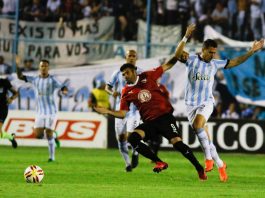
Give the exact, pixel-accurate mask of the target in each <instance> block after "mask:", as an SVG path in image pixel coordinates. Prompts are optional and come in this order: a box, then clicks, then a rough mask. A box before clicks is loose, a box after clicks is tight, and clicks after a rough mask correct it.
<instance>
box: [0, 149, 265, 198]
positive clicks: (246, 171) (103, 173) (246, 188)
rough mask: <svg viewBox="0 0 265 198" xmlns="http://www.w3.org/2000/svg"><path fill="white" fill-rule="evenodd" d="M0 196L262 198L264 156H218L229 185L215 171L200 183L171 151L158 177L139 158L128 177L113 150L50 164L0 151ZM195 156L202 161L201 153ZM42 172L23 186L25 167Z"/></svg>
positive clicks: (72, 154)
mask: <svg viewBox="0 0 265 198" xmlns="http://www.w3.org/2000/svg"><path fill="white" fill-rule="evenodd" d="M0 153H1V156H0V197H1V198H2V197H57V198H61V197H62V198H64V197H77V198H79V197H93V198H101V197H106V198H110V197H113V198H117V197H124V198H128V197H132V198H137V197H139V198H140V197H152V198H155V197H162V198H170V197H185V198H186V197H187V198H189V197H197V198H199V197H203V198H204V197H212V198H215V197H229V198H230V197H254V196H255V197H265V190H264V182H265V170H264V167H265V156H264V155H243V154H222V157H223V159H225V160H226V162H227V164H228V174H229V181H228V182H227V183H221V182H219V178H218V171H217V169H216V168H215V169H214V170H213V171H212V172H211V173H209V174H208V180H207V181H206V182H201V181H199V180H198V178H197V173H196V172H195V170H194V169H193V167H192V166H191V165H190V164H189V163H188V162H187V161H186V160H185V159H184V158H183V157H182V156H181V155H180V154H179V153H177V152H169V151H161V152H160V157H161V158H162V159H163V160H164V161H166V162H168V163H169V168H168V169H167V170H165V171H164V172H162V173H159V174H156V173H153V172H152V167H153V164H151V163H150V161H149V160H147V159H145V158H143V157H141V158H140V164H139V166H138V167H137V168H136V169H134V170H133V172H131V173H126V172H125V171H124V168H125V165H124V163H123V161H122V159H121V156H120V154H119V152H118V150H116V149H112V150H105V149H102V150H101V149H73V148H60V149H58V150H57V155H56V157H57V158H56V162H52V163H48V162H47V159H48V149H47V148H43V147H42V148H36V147H19V148H18V149H12V148H11V147H7V146H0ZM196 156H198V158H199V159H200V161H202V159H203V156H202V154H201V153H196ZM31 164H35V165H39V166H40V167H41V168H42V169H43V170H44V172H45V177H44V179H43V182H42V183H41V184H28V183H26V182H25V181H24V178H23V172H24V170H25V168H26V167H27V166H28V165H31Z"/></svg>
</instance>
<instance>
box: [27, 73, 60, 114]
mask: <svg viewBox="0 0 265 198" xmlns="http://www.w3.org/2000/svg"><path fill="white" fill-rule="evenodd" d="M25 77H26V80H27V82H29V83H31V84H33V86H34V88H35V94H36V98H37V109H36V110H37V114H38V115H40V116H46V115H54V114H56V113H57V111H58V110H57V106H56V104H55V99H54V91H55V90H56V89H58V88H62V87H63V86H64V85H63V84H62V83H60V82H59V81H58V80H57V79H56V78H55V77H54V76H52V75H49V76H48V77H47V78H41V77H40V76H26V75H25Z"/></svg>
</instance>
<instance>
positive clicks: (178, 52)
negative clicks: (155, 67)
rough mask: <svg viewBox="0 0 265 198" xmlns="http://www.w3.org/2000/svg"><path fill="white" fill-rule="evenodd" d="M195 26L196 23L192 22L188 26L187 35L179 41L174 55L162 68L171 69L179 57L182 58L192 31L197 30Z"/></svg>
mask: <svg viewBox="0 0 265 198" xmlns="http://www.w3.org/2000/svg"><path fill="white" fill-rule="evenodd" d="M195 27H196V26H195V24H190V25H189V26H188V27H187V30H186V33H185V36H184V37H183V39H182V40H181V41H180V42H179V44H178V46H177V49H176V51H175V54H174V56H173V57H172V58H170V59H169V61H167V62H166V63H165V64H164V65H162V68H163V70H164V71H166V70H169V69H171V68H172V67H173V65H175V63H176V62H177V61H178V59H180V58H181V54H182V52H183V49H184V47H185V44H186V42H187V40H188V38H189V37H190V36H191V34H192V32H193V31H194V30H195Z"/></svg>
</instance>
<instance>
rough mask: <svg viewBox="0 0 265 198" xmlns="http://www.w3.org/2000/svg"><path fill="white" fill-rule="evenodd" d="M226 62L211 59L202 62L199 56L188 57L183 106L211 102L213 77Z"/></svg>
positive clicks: (212, 98)
mask: <svg viewBox="0 0 265 198" xmlns="http://www.w3.org/2000/svg"><path fill="white" fill-rule="evenodd" d="M228 62H229V61H228V60H217V59H212V60H211V61H210V62H209V63H207V62H204V61H203V60H202V59H201V57H200V56H199V55H190V56H189V58H188V60H187V62H186V66H187V67H186V79H187V82H186V89H185V104H186V105H191V106H199V105H201V104H202V103H204V102H210V101H212V102H213V103H214V97H213V90H212V89H213V84H214V76H215V74H216V72H217V70H218V69H221V68H224V67H225V66H226V65H227V64H228Z"/></svg>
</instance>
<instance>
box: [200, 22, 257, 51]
mask: <svg viewBox="0 0 265 198" xmlns="http://www.w3.org/2000/svg"><path fill="white" fill-rule="evenodd" d="M206 39H214V40H220V41H222V44H226V45H228V46H231V47H251V45H252V43H253V42H243V41H237V40H233V39H230V38H228V37H226V36H224V35H222V34H221V33H219V32H217V31H216V30H215V29H214V28H212V27H211V26H209V25H207V26H206V27H205V28H204V40H206Z"/></svg>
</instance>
